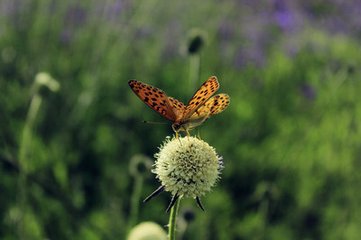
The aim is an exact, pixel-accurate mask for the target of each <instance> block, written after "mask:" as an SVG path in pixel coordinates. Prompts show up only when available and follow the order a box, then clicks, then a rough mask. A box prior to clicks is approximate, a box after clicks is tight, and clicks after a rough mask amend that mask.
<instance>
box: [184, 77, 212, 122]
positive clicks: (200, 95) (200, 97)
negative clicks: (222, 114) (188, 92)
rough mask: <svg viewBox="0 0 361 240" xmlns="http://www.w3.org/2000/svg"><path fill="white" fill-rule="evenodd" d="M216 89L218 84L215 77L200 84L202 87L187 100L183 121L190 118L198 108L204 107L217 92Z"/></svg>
mask: <svg viewBox="0 0 361 240" xmlns="http://www.w3.org/2000/svg"><path fill="white" fill-rule="evenodd" d="M218 88H219V83H218V80H217V77H215V76H212V77H210V78H208V80H207V81H205V82H204V83H203V84H202V86H201V87H200V88H199V89H198V90H197V91H196V93H195V94H194V95H193V97H192V98H191V99H190V100H189V102H188V104H187V107H186V110H185V112H184V115H183V120H187V119H188V118H190V117H191V116H192V115H193V114H194V113H195V112H196V111H197V109H198V108H199V107H200V106H202V105H204V103H205V102H206V101H207V100H208V99H209V98H210V97H211V96H212V95H213V94H214V93H215V92H216V91H217V90H218Z"/></svg>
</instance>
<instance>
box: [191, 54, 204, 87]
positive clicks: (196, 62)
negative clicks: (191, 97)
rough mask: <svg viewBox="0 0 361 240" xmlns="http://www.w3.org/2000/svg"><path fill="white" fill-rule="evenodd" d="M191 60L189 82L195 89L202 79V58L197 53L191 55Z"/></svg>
mask: <svg viewBox="0 0 361 240" xmlns="http://www.w3.org/2000/svg"><path fill="white" fill-rule="evenodd" d="M189 58H190V59H189V81H190V87H191V88H192V89H193V88H195V87H196V86H195V85H196V83H197V82H198V80H199V77H200V76H199V75H200V66H201V56H200V54H198V53H197V54H192V55H190V56H189Z"/></svg>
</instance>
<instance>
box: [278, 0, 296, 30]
mask: <svg viewBox="0 0 361 240" xmlns="http://www.w3.org/2000/svg"><path fill="white" fill-rule="evenodd" d="M274 18H275V21H276V23H277V25H278V26H279V27H280V28H281V29H282V30H284V31H287V30H292V29H293V27H294V26H295V23H296V21H295V15H294V13H293V12H292V10H291V9H290V8H289V6H287V4H286V2H285V1H284V0H275V2H274Z"/></svg>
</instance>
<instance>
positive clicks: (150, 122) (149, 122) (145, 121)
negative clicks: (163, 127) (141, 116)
mask: <svg viewBox="0 0 361 240" xmlns="http://www.w3.org/2000/svg"><path fill="white" fill-rule="evenodd" d="M143 123H148V124H167V123H166V122H153V121H147V120H143Z"/></svg>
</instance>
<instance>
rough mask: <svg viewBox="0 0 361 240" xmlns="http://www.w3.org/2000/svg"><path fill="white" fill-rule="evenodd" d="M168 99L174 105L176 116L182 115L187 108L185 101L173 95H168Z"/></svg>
mask: <svg viewBox="0 0 361 240" xmlns="http://www.w3.org/2000/svg"><path fill="white" fill-rule="evenodd" d="M168 99H169V102H170V103H171V105H172V108H173V112H174V113H175V115H176V117H182V115H183V113H184V111H185V110H186V106H185V105H184V103H182V102H181V101H179V100H177V99H175V98H172V97H168Z"/></svg>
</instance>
